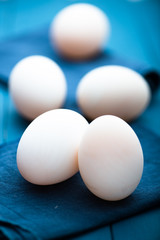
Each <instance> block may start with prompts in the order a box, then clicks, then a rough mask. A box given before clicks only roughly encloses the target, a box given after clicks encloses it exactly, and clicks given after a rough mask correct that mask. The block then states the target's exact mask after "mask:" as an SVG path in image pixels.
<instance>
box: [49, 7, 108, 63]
mask: <svg viewBox="0 0 160 240" xmlns="http://www.w3.org/2000/svg"><path fill="white" fill-rule="evenodd" d="M109 34H110V24H109V20H108V18H107V16H106V15H105V13H104V12H103V11H101V10H100V9H99V8H97V7H96V6H93V5H91V4H86V3H78V4H72V5H70V6H68V7H66V8H64V9H62V10H61V11H60V12H59V13H58V14H57V15H56V16H55V18H54V19H53V22H52V24H51V29H50V38H51V43H52V45H53V46H54V48H55V49H56V50H57V51H58V52H59V53H60V54H61V55H63V56H65V57H67V58H71V59H85V58H88V57H92V56H93V55H95V54H97V53H98V52H99V51H100V50H101V49H102V48H104V44H106V42H107V40H108V38H109Z"/></svg>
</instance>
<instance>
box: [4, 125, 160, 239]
mask: <svg viewBox="0 0 160 240" xmlns="http://www.w3.org/2000/svg"><path fill="white" fill-rule="evenodd" d="M133 128H134V130H135V131H136V133H137V134H138V136H139V138H140V141H141V144H142V147H143V150H144V159H145V163H144V172H143V177H142V180H141V182H140V184H139V186H138V188H137V189H136V190H135V192H134V193H133V194H132V195H131V196H130V197H128V198H126V199H124V200H121V201H119V202H107V201H104V200H101V199H99V198H97V197H95V196H94V195H93V194H92V193H90V192H89V191H88V190H87V188H86V187H85V185H84V183H83V181H82V179H81V177H80V175H79V174H76V175H75V176H74V177H72V178H71V179H69V180H67V181H65V182H63V183H59V184H57V185H53V186H36V185H33V184H30V183H28V182H27V181H25V180H24V179H23V178H22V177H21V175H20V173H19V172H18V169H17V166H16V149H17V142H14V143H10V144H6V145H3V146H1V147H0V193H1V194H0V232H2V233H3V235H5V236H7V237H9V238H10V239H16V240H18V239H27V240H28V239H55V238H58V237H59V238H60V239H62V238H63V237H64V236H68V237H69V239H70V238H71V236H73V235H74V234H78V233H82V232H84V231H86V230H88V229H94V228H97V227H99V226H104V225H105V224H109V223H112V222H115V221H117V220H120V219H123V218H126V217H129V216H132V215H134V214H136V213H140V212H142V211H144V210H147V209H149V208H153V207H156V206H158V205H159V203H160V137H158V136H156V135H155V134H153V133H152V132H150V131H148V130H146V129H145V128H143V127H142V126H140V125H137V124H134V125H133Z"/></svg>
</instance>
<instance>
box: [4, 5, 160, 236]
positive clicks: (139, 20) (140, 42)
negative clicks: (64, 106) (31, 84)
mask: <svg viewBox="0 0 160 240" xmlns="http://www.w3.org/2000/svg"><path fill="white" fill-rule="evenodd" d="M73 2H80V1H73V0H65V1H64V0H61V1H58V0H55V1H53V0H39V1H36V0H32V1H31V0H23V1H22V0H8V1H0V42H1V41H5V40H7V39H9V38H12V37H15V36H17V35H20V34H23V33H26V32H28V31H30V30H33V29H35V28H38V27H41V26H42V25H45V24H48V23H49V22H51V20H52V18H53V17H54V15H55V14H56V13H57V12H58V11H59V10H60V9H61V8H62V7H64V6H67V5H68V4H71V3H73ZM83 2H88V3H93V4H95V5H97V6H99V7H100V8H102V9H103V10H104V11H105V12H106V14H107V15H108V17H109V19H110V22H111V27H112V32H111V37H110V40H109V43H108V48H110V49H112V50H114V51H116V52H117V53H118V54H120V55H124V56H126V57H129V58H131V59H133V60H137V61H140V62H141V61H142V62H146V63H148V64H150V65H151V66H152V67H155V68H156V69H158V70H159V71H160V30H159V29H160V27H159V24H160V1H159V0H146V1H145V0H143V1H140V2H131V1H127V0H112V1H111V0H101V1H99V0H93V1H83ZM157 106H160V91H158V93H157V95H156V96H155V98H154V100H153V102H152V103H151V105H150V107H149V108H148V109H147V111H146V112H145V113H144V114H143V115H142V116H141V117H140V118H139V120H138V121H139V122H141V123H143V125H146V126H147V127H148V128H150V129H151V130H153V131H154V132H156V133H157V134H159V135H160V111H159V113H157ZM150 112H151V114H146V113H150ZM154 114H155V115H156V118H154V119H153V115H154ZM0 116H1V117H0V144H2V143H4V142H8V141H12V140H15V139H17V138H19V137H20V136H21V134H22V133H23V131H24V129H25V128H26V127H27V125H28V122H27V121H26V120H24V119H23V118H22V117H21V116H19V114H18V113H17V112H16V110H15V108H14V105H13V102H12V100H11V99H10V96H9V93H8V90H7V89H5V88H3V87H0ZM159 229H160V209H155V210H151V211H149V212H146V213H143V214H140V215H137V216H134V217H132V218H129V219H126V220H123V221H120V222H117V223H114V224H112V225H110V226H105V227H103V228H100V229H97V230H94V231H90V232H88V233H86V234H83V235H81V236H79V237H74V238H73V239H74V240H75V239H76V240H89V239H93V240H101V239H106V240H111V239H112V240H113V239H114V240H132V239H134V240H139V239H145V240H149V239H152V240H156V239H157V240H159V239H160V230H159Z"/></svg>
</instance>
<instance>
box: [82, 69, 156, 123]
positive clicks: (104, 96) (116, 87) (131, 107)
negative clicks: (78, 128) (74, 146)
mask: <svg viewBox="0 0 160 240" xmlns="http://www.w3.org/2000/svg"><path fill="white" fill-rule="evenodd" d="M150 98H151V93H150V88H149V85H148V83H147V82H146V81H145V79H144V78H143V77H142V76H141V75H140V74H139V73H137V72H135V71H133V70H131V69H129V68H126V67H122V66H111V65H110V66H103V67H99V68H96V69H94V70H92V71H90V72H89V73H87V74H86V75H85V76H84V77H83V78H82V79H81V81H80V83H79V85H78V88H77V102H78V105H79V107H80V108H81V110H82V112H83V113H84V114H85V115H86V116H87V117H88V118H89V119H95V118H97V117H99V116H102V115H115V116H118V117H120V118H122V119H123V120H125V121H131V120H133V119H135V118H137V117H138V116H139V115H140V114H141V113H142V112H143V111H144V110H145V109H146V107H147V106H148V103H149V101H150Z"/></svg>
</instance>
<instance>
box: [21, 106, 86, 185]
mask: <svg viewBox="0 0 160 240" xmlns="http://www.w3.org/2000/svg"><path fill="white" fill-rule="evenodd" d="M87 126H88V122H87V121H86V120H85V118H84V117H83V116H81V115H80V114H79V113H77V112H74V111H71V110H67V109H55V110H51V111H48V112H46V113H43V114H42V115H40V116H39V117H38V118H36V119H35V120H34V121H33V122H32V123H31V124H30V125H29V126H28V128H27V129H26V130H25V132H24V134H23V135H22V138H21V139H20V142H19V145H18V149H17V166H18V169H19V171H20V173H21V175H22V176H23V177H24V178H25V179H26V180H27V181H29V182H31V183H34V184H38V185H49V184H55V183H59V182H61V181H64V180H66V179H68V178H70V177H71V176H73V175H74V174H75V173H76V172H77V171H78V159H77V158H78V147H79V144H80V141H81V138H82V136H83V134H84V132H85V130H86V128H87Z"/></svg>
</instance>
